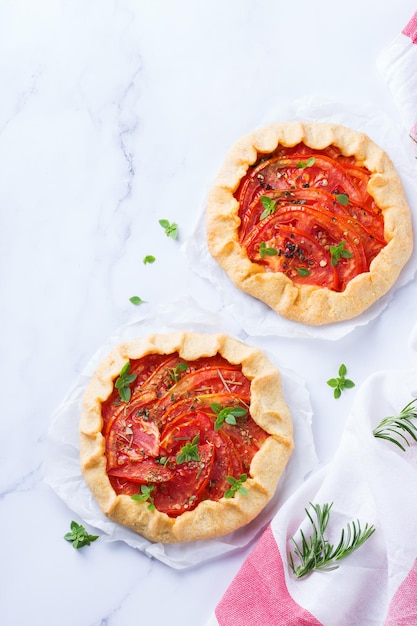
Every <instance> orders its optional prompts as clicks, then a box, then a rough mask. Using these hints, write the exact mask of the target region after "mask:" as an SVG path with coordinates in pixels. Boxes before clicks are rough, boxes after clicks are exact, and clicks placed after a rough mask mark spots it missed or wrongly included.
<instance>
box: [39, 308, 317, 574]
mask: <svg viewBox="0 0 417 626" xmlns="http://www.w3.org/2000/svg"><path fill="white" fill-rule="evenodd" d="M176 330H190V331H195V332H206V333H219V332H225V333H227V334H229V335H230V336H233V337H235V338H236V339H240V337H239V334H240V329H239V328H238V326H237V325H236V323H235V322H234V320H233V319H228V318H227V317H226V316H225V315H222V316H220V315H219V314H217V313H213V312H209V311H204V310H202V309H201V308H200V307H199V306H198V305H197V304H196V302H195V301H194V300H192V299H189V300H188V301H184V300H182V301H181V303H179V302H172V303H167V304H166V305H163V306H160V307H156V308H152V307H148V309H147V314H146V315H145V314H144V315H143V317H141V318H139V319H138V320H137V321H135V322H133V323H131V324H129V325H126V326H123V327H121V328H119V329H118V330H117V331H116V332H115V333H114V334H113V335H112V336H111V337H110V338H109V340H108V342H107V343H106V345H104V346H103V347H102V348H101V349H100V350H99V351H98V352H97V353H96V354H95V355H94V356H93V357H92V358H91V360H90V361H89V363H88V364H87V365H86V367H85V369H84V371H83V372H82V373H81V374H80V376H79V377H78V379H77V380H76V381H75V382H74V385H73V387H72V389H71V390H70V391H69V393H68V395H67V397H66V398H65V399H64V401H63V402H62V404H61V405H60V406H59V407H58V408H57V410H56V411H55V413H54V415H53V416H52V419H51V425H50V429H49V432H48V435H47V441H46V458H45V463H44V479H45V481H46V482H47V483H48V484H49V485H50V486H51V487H52V489H53V490H54V491H55V492H56V493H57V495H58V496H59V497H60V498H61V499H62V500H63V501H64V502H65V503H66V504H67V505H68V506H69V507H70V509H72V510H73V511H74V513H76V514H77V515H78V516H79V517H80V518H81V519H82V520H84V522H85V523H87V524H89V525H91V526H93V527H95V528H97V529H99V530H100V531H102V535H101V537H102V539H103V540H105V541H124V542H126V543H127V544H128V545H130V546H132V547H133V548H136V549H138V550H140V551H142V552H143V553H145V554H146V555H148V556H149V557H154V558H156V559H158V560H159V561H162V562H163V563H165V564H167V565H169V566H170V567H173V568H177V569H182V568H187V567H191V566H193V565H197V564H198V563H201V562H203V561H207V560H210V559H213V558H215V557H217V556H220V555H222V554H225V553H226V552H231V551H233V550H236V549H238V548H241V547H242V546H245V545H247V544H248V543H249V542H250V541H252V540H253V539H254V538H255V537H256V536H257V535H258V534H259V532H260V531H261V530H262V529H263V528H264V527H265V525H266V523H267V522H268V521H269V520H270V519H271V518H272V517H273V515H274V514H275V513H276V511H277V510H278V508H279V506H280V505H281V504H282V503H283V502H284V501H285V500H286V498H287V497H288V496H289V495H290V494H291V493H292V492H293V491H294V490H295V489H297V487H298V486H299V485H300V484H301V483H302V482H303V481H304V479H305V478H306V477H307V476H308V475H309V474H310V472H311V471H312V470H314V469H315V468H316V467H317V463H318V462H317V457H316V452H315V448H314V443H313V436H312V431H311V418H312V410H311V406H310V400H309V394H308V391H307V389H306V386H305V383H304V381H303V380H301V379H300V378H299V377H298V376H297V375H295V374H294V373H292V372H290V371H288V370H286V369H284V368H283V367H282V366H281V365H280V364H279V362H278V361H277V359H276V358H275V357H274V355H272V354H267V353H265V354H266V356H267V357H268V358H269V359H270V360H271V362H272V363H274V364H275V365H276V366H277V367H278V368H279V370H280V372H281V375H282V384H283V390H284V396H285V399H286V402H287V404H288V406H289V408H290V410H291V413H292V417H293V424H294V439H295V451H294V453H293V455H292V457H291V459H290V462H289V464H288V466H287V468H286V470H285V472H284V475H283V477H282V479H281V481H280V483H279V485H278V489H277V492H276V494H275V496H274V498H273V499H272V500H271V502H270V503H269V504H268V505H267V507H266V508H265V509H264V510H263V511H262V512H261V513H260V515H259V516H258V517H257V518H256V519H255V520H253V522H251V523H250V524H248V525H247V526H245V527H244V528H241V529H239V530H237V531H235V532H233V533H230V534H229V535H226V536H224V537H220V538H218V539H211V540H207V541H195V542H191V543H180V544H169V545H164V544H161V543H152V542H150V541H148V540H147V539H144V538H143V537H141V536H139V535H137V534H136V533H134V532H133V531H130V530H129V529H127V528H125V527H123V526H121V525H119V524H115V523H114V522H112V521H111V520H109V519H108V518H107V517H106V516H105V515H104V514H103V513H102V512H101V510H100V508H99V507H98V505H97V503H96V502H95V500H94V498H93V496H92V494H91V492H90V490H89V488H88V487H87V485H86V483H85V481H84V479H83V477H82V475H81V471H80V463H79V435H78V424H79V417H80V406H81V400H82V396H83V394H84V390H85V388H86V386H87V384H88V382H89V380H90V377H91V375H92V373H93V371H94V369H95V368H96V366H97V365H98V363H99V362H100V361H101V360H102V359H103V358H104V357H105V356H106V355H107V354H108V353H109V352H110V351H111V349H112V348H113V347H114V346H115V345H117V344H118V343H120V342H122V341H126V340H129V339H134V338H137V337H141V336H145V335H147V334H149V333H153V332H158V333H165V332H172V331H176ZM251 345H256V344H255V343H254V342H253V341H251ZM264 352H265V351H264Z"/></svg>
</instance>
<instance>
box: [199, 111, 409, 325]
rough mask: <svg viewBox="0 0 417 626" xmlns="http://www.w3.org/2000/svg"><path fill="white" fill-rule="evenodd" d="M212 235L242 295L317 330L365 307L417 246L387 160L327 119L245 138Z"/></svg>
mask: <svg viewBox="0 0 417 626" xmlns="http://www.w3.org/2000/svg"><path fill="white" fill-rule="evenodd" d="M206 229H207V240H208V248H209V251H210V253H211V255H212V256H213V257H214V259H216V261H217V262H218V263H219V264H220V266H221V267H222V268H223V269H224V270H225V272H226V273H227V275H228V276H229V278H230V279H231V280H232V281H233V283H234V284H235V285H236V286H237V287H238V288H239V289H241V290H243V291H244V292H246V293H248V294H250V295H252V296H254V297H255V298H258V299H259V300H261V301H263V302H264V303H266V304H267V305H268V306H269V307H271V308H272V309H274V310H275V311H276V312H277V313H279V314H280V315H282V316H283V317H286V318H288V319H291V320H295V321H298V322H302V323H305V324H311V325H320V324H327V323H332V322H338V321H342V320H347V319H351V318H353V317H356V316H358V315H359V314H361V313H362V312H363V311H365V310H366V309H367V308H368V307H370V306H371V305H372V304H373V303H375V302H376V301H377V300H379V299H380V298H381V297H382V296H383V295H384V294H386V293H387V292H388V291H389V289H390V288H391V287H392V286H393V285H394V283H395V282H396V280H397V278H398V276H399V274H400V271H401V269H402V268H403V266H404V265H405V264H406V262H407V260H408V259H409V257H410V255H411V252H412V246H413V236H412V225H411V216H410V210H409V207H408V204H407V200H406V197H405V193H404V190H403V187H402V183H401V180H400V177H399V175H398V173H397V171H396V168H395V166H394V165H393V163H392V161H391V160H390V158H389V157H388V155H387V154H386V153H385V152H384V150H382V149H381V148H380V147H378V146H377V145H376V144H375V143H374V142H373V141H372V140H371V139H370V138H369V137H368V136H367V135H365V134H363V133H360V132H357V131H354V130H351V129H349V128H346V127H344V126H340V125H337V124H328V123H303V122H298V121H294V122H285V123H281V124H275V125H271V126H268V127H266V128H262V129H259V130H256V131H254V132H253V133H251V134H249V135H247V136H245V137H243V138H242V139H240V140H239V141H238V142H237V143H236V144H235V145H234V146H233V147H232V148H231V150H230V151H229V153H228V154H227V156H226V159H225V162H224V164H223V166H222V168H221V171H220V173H219V175H218V177H217V179H216V181H215V183H214V186H213V188H212V190H211V192H210V194H209V198H208V206H207V218H206Z"/></svg>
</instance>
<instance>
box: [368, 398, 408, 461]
mask: <svg viewBox="0 0 417 626" xmlns="http://www.w3.org/2000/svg"><path fill="white" fill-rule="evenodd" d="M416 402H417V398H414V400H411V402H409V403H408V404H407V405H406V406H405V407H404V408H403V409H402V411H401V413H400V414H399V415H390V416H389V417H386V418H385V419H383V420H382V421H381V422H380V423H379V424H378V426H377V427H376V428H375V429H374V431H373V434H374V437H377V438H379V439H386V440H387V441H390V442H391V443H394V444H395V445H396V446H398V447H399V448H401V450H403V451H404V452H405V448H404V446H403V444H402V443H401V440H402V441H403V442H405V443H406V444H407V446H410V445H411V444H410V441H409V440H408V439H407V436H409V437H411V439H413V440H414V441H417V422H416V423H414V422H412V421H411V420H413V419H417V406H416ZM404 433H405V434H404Z"/></svg>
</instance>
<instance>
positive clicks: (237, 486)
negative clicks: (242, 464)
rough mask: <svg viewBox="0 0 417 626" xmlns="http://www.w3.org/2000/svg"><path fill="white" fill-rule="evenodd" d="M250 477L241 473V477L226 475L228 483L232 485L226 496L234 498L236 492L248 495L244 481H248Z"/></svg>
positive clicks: (225, 493)
mask: <svg viewBox="0 0 417 626" xmlns="http://www.w3.org/2000/svg"><path fill="white" fill-rule="evenodd" d="M247 479H248V477H247V475H246V474H241V475H240V476H239V478H234V477H233V476H226V480H227V483H228V484H229V485H230V487H229V489H226V491H225V492H224V497H225V498H234V497H235V495H236V493H241V494H242V496H247V495H248V490H247V489H246V487H243V484H242V483H245V482H246V481H247Z"/></svg>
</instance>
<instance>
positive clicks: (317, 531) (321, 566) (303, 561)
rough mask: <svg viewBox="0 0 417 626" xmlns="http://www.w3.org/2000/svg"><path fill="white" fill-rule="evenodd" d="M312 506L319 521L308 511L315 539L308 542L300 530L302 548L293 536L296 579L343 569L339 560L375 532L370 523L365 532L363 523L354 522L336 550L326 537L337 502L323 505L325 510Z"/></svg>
mask: <svg viewBox="0 0 417 626" xmlns="http://www.w3.org/2000/svg"><path fill="white" fill-rule="evenodd" d="M310 506H311V507H312V508H313V510H314V513H315V514H316V521H315V520H314V519H313V517H312V515H311V513H310V512H309V511H308V509H305V512H306V514H307V517H308V519H309V520H310V522H311V525H312V534H311V536H310V537H309V538H308V539H307V538H306V536H305V534H304V533H303V531H302V530H300V535H301V545H299V544H297V542H296V541H295V539H294V537H291V541H292V543H293V546H294V554H293V553H291V552H290V553H289V557H288V560H289V566H290V569H291V571H292V573H293V574H294V576H295V578H302V577H303V576H308V574H311V572H313V571H314V570H318V571H326V572H329V571H331V570H334V569H337V568H338V567H339V565H338V564H337V562H338V561H341V560H342V559H345V558H346V557H347V556H349V554H351V553H352V552H353V551H354V550H357V548H359V547H360V546H361V545H362V544H363V543H365V541H366V540H367V539H369V537H370V536H371V535H372V534H373V533H374V532H375V528H374V526H372V525H371V526H369V525H368V524H366V525H365V528H364V529H363V530H362V528H361V524H360V522H359V520H356V522H355V521H353V522H350V523H349V524H348V525H347V527H346V529H343V530H342V533H341V535H340V540H339V543H338V544H337V545H336V547H335V546H334V545H333V544H331V543H329V541H328V540H327V539H326V538H325V536H324V533H325V531H326V528H327V526H328V523H329V519H330V509H331V508H332V506H333V502H332V503H331V504H323V506H322V507H321V506H320V505H319V504H312V503H311V502H310ZM294 557H296V558H297V559H298V560H299V564H298V565H295V563H294Z"/></svg>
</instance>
